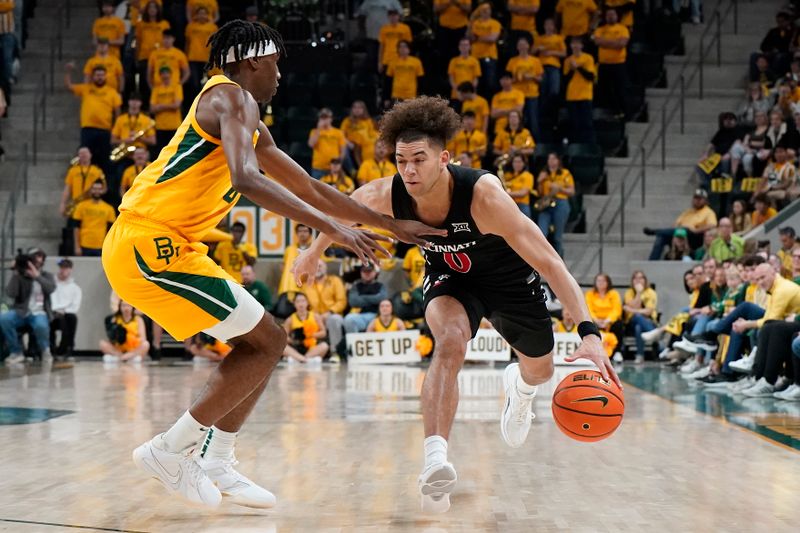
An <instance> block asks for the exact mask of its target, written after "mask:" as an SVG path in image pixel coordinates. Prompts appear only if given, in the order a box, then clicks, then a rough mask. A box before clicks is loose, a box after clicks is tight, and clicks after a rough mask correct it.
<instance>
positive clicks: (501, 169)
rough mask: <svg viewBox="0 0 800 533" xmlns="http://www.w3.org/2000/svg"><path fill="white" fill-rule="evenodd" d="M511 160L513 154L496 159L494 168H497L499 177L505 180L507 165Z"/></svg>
mask: <svg viewBox="0 0 800 533" xmlns="http://www.w3.org/2000/svg"><path fill="white" fill-rule="evenodd" d="M510 160H511V154H503V155H500V156H498V157H497V158H495V160H494V166H495V168H497V177H498V178H500V179H501V180H505V173H506V165H507V164H508V162H509V161H510Z"/></svg>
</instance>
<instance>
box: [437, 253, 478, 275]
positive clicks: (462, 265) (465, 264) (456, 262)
mask: <svg viewBox="0 0 800 533" xmlns="http://www.w3.org/2000/svg"><path fill="white" fill-rule="evenodd" d="M444 262H445V263H447V266H449V267H450V268H452V269H453V270H455V271H456V272H458V273H460V274H466V273H467V272H469V269H470V268H472V260H471V259H470V258H469V256H468V255H467V254H465V253H463V252H456V253H450V252H447V253H445V254H444Z"/></svg>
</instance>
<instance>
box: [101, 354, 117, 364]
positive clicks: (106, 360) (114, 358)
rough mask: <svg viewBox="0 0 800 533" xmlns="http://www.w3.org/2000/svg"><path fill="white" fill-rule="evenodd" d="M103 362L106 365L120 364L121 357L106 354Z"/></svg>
mask: <svg viewBox="0 0 800 533" xmlns="http://www.w3.org/2000/svg"><path fill="white" fill-rule="evenodd" d="M103 362H104V363H119V356H117V355H114V354H110V353H104V354H103Z"/></svg>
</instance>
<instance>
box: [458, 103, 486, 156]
mask: <svg viewBox="0 0 800 533" xmlns="http://www.w3.org/2000/svg"><path fill="white" fill-rule="evenodd" d="M461 124H462V127H461V130H459V132H458V133H456V135H455V137H453V140H452V141H450V144H449V146H450V149H449V150H450V153H451V154H453V156H454V157H456V158H459V157H460V156H461V155H464V154H466V155H467V156H468V157H469V158H470V162H471V165H470V166H471V167H472V168H481V159H483V156H485V155H486V146H487V140H486V135H484V134H483V132H482V131H480V130H478V129H476V128H475V113H473V112H472V111H466V112H464V113H462V114H461Z"/></svg>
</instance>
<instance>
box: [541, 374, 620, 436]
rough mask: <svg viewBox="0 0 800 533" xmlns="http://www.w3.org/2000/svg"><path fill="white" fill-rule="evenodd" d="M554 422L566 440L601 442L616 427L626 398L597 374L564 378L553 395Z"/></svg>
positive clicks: (574, 375) (614, 385)
mask: <svg viewBox="0 0 800 533" xmlns="http://www.w3.org/2000/svg"><path fill="white" fill-rule="evenodd" d="M552 405H553V419H554V420H555V421H556V425H557V426H558V429H560V430H561V431H562V432H563V433H564V434H565V435H566V436H568V437H571V438H573V439H575V440H580V441H583V442H594V441H598V440H603V439H605V438H606V437H608V436H609V435H611V434H612V433H614V431H615V430H616V429H617V428H618V427H619V425H620V423H621V422H622V414H623V413H624V412H625V397H624V396H623V395H622V391H621V390H620V389H619V387H617V385H616V384H615V383H614V382H609V381H606V380H604V379H603V376H602V375H600V372H598V371H597V370H579V371H577V372H573V373H572V374H570V375H569V376H567V377H565V378H564V379H563V380H562V381H561V383H559V384H558V387H556V391H555V393H553V404H552Z"/></svg>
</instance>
